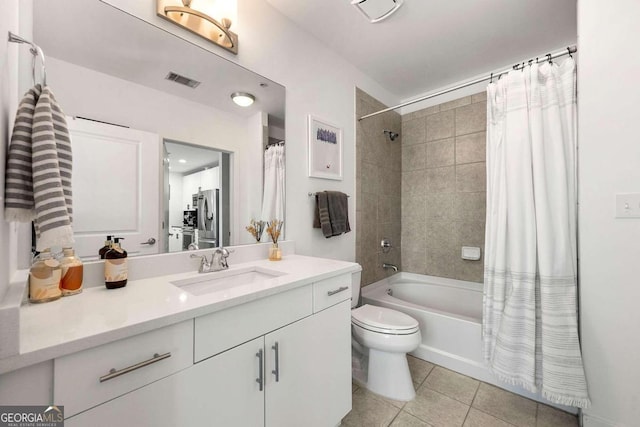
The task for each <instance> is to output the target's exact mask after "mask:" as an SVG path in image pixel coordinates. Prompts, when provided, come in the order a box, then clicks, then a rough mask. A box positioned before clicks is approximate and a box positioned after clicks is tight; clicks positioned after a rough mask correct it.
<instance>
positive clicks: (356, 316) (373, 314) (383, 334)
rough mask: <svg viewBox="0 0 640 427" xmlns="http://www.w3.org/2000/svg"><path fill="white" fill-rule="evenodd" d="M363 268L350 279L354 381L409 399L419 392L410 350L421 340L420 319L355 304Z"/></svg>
mask: <svg viewBox="0 0 640 427" xmlns="http://www.w3.org/2000/svg"><path fill="white" fill-rule="evenodd" d="M360 279H361V272H358V273H354V274H353V277H352V283H351V291H352V295H351V344H352V349H353V357H352V361H353V364H352V365H353V366H352V368H353V369H352V374H353V379H354V382H356V383H357V384H359V385H361V386H363V387H365V388H366V389H368V390H369V391H371V392H373V393H376V394H379V395H381V396H384V397H387V398H389V399H394V400H401V401H409V400H413V398H414V397H415V395H416V392H415V389H414V388H413V381H412V380H411V374H410V372H409V364H408V363H407V353H408V352H410V351H413V350H415V349H416V348H418V346H419V345H420V342H421V341H422V336H421V335H420V328H419V326H418V321H417V320H415V319H414V318H413V317H411V316H409V315H407V314H404V313H401V312H399V311H396V310H391V309H389V308H385V307H377V306H374V305H369V304H365V305H363V306H361V307H358V308H356V305H357V304H358V297H359V296H360Z"/></svg>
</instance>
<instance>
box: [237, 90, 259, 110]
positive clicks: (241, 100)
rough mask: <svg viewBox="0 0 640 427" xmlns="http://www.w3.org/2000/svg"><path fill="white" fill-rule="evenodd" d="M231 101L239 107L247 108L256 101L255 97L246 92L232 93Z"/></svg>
mask: <svg viewBox="0 0 640 427" xmlns="http://www.w3.org/2000/svg"><path fill="white" fill-rule="evenodd" d="M231 99H233V102H235V103H236V104H237V105H239V106H241V107H248V106H250V105H251V104H253V102H254V101H255V100H256V97H255V96H253V95H251V94H250V93H247V92H234V93H232V94H231Z"/></svg>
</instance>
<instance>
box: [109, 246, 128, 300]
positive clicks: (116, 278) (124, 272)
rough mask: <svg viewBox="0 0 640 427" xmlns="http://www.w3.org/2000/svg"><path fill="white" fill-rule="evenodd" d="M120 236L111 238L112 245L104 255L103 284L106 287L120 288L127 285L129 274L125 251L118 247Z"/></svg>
mask: <svg viewBox="0 0 640 427" xmlns="http://www.w3.org/2000/svg"><path fill="white" fill-rule="evenodd" d="M120 240H124V239H123V238H121V237H116V238H115V239H113V246H112V247H111V249H110V250H108V251H107V253H106V254H105V256H104V284H105V286H106V287H107V289H117V288H122V287H124V286H126V285H127V277H128V275H129V272H128V266H127V251H125V250H124V249H122V248H121V247H120Z"/></svg>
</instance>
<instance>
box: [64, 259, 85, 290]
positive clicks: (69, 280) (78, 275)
mask: <svg viewBox="0 0 640 427" xmlns="http://www.w3.org/2000/svg"><path fill="white" fill-rule="evenodd" d="M62 253H63V258H62V260H61V261H60V267H61V269H62V279H61V280H60V289H61V290H62V296H67V295H74V294H79V293H80V292H82V278H83V271H84V267H83V265H82V261H80V258H78V257H77V256H76V254H75V252H74V250H73V249H71V248H64V249H63V250H62Z"/></svg>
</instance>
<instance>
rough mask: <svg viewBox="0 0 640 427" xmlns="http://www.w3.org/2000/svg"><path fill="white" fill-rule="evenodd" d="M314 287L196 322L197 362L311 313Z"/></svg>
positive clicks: (195, 355)
mask: <svg viewBox="0 0 640 427" xmlns="http://www.w3.org/2000/svg"><path fill="white" fill-rule="evenodd" d="M312 299H313V297H312V291H311V285H308V286H304V287H302V288H296V289H292V290H290V291H286V292H283V293H280V294H277V295H272V296H268V297H265V298H261V299H259V300H256V301H252V302H249V303H246V304H242V305H239V306H236V307H231V308H228V309H226V310H222V311H218V312H216V313H211V314H208V315H206V316H201V317H197V318H196V319H195V325H194V327H195V334H194V335H195V354H194V361H195V362H199V361H201V360H203V359H206V358H208V357H211V356H214V355H216V354H218V353H220V352H223V351H225V350H227V349H229V348H231V347H235V346H237V345H239V344H242V343H244V342H247V341H249V340H252V339H254V338H256V337H258V336H260V335H264V334H266V333H268V332H271V331H273V330H275V329H278V328H281V327H283V326H285V325H288V324H289V323H293V322H295V321H296V320H299V319H302V318H303V317H306V316H309V315H311V314H312V310H311V308H312Z"/></svg>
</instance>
